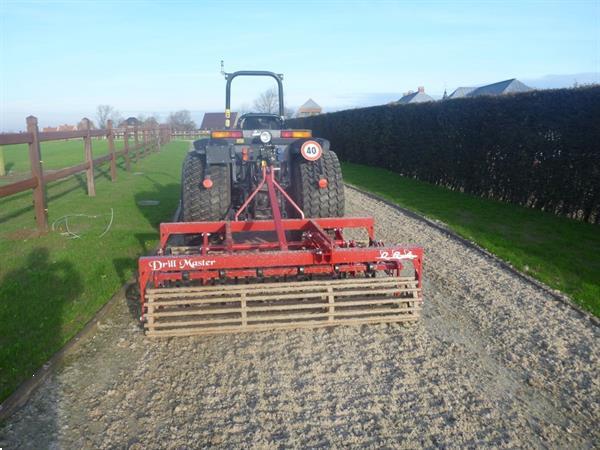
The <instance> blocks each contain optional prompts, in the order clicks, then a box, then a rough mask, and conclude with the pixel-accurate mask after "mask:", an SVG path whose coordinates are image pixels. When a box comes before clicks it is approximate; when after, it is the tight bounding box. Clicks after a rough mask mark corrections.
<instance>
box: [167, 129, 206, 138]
mask: <svg viewBox="0 0 600 450" xmlns="http://www.w3.org/2000/svg"><path fill="white" fill-rule="evenodd" d="M171 136H172V138H173V139H201V138H207V137H210V130H185V131H183V130H172V131H171Z"/></svg>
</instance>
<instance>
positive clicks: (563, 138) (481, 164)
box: [288, 86, 600, 223]
mask: <svg viewBox="0 0 600 450" xmlns="http://www.w3.org/2000/svg"><path fill="white" fill-rule="evenodd" d="M288 125H289V126H290V127H292V128H308V129H312V130H313V133H314V135H315V136H319V137H324V138H327V139H329V140H330V141H331V144H332V149H333V150H335V151H336V152H337V153H338V155H339V156H340V159H342V160H345V161H349V162H354V163H359V164H366V165H370V166H377V167H383V168H386V169H390V170H393V171H395V172H397V173H399V174H401V175H404V176H408V177H414V178H417V179H420V180H423V181H427V182H430V183H434V184H437V185H441V186H445V187H448V188H450V189H453V190H459V191H464V192H469V193H472V194H476V195H480V196H482V197H489V198H493V199H497V200H501V201H507V202H512V203H516V204H519V205H525V206H529V207H533V208H538V209H542V210H546V211H551V212H554V213H556V214H561V215H566V216H569V217H572V218H576V219H580V220H585V221H589V222H595V223H599V222H600V86H594V87H585V88H578V89H560V90H546V91H533V92H530V93H525V94H517V95H507V96H498V97H476V98H465V99H455V100H448V101H440V102H432V103H422V104H414V105H383V106H375V107H371V108H361V109H353V110H346V111H339V112H335V113H329V114H322V115H319V116H313V117H308V118H302V119H292V120H290V121H288Z"/></svg>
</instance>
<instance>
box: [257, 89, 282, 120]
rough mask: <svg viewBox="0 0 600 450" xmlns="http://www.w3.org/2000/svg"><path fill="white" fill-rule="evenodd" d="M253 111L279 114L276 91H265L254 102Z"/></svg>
mask: <svg viewBox="0 0 600 450" xmlns="http://www.w3.org/2000/svg"><path fill="white" fill-rule="evenodd" d="M254 110H255V111H256V112H260V113H269V114H277V113H279V108H278V98H277V91H276V90H275V88H271V89H267V90H266V91H265V92H263V93H262V94H260V95H259V97H258V98H257V99H256V100H254Z"/></svg>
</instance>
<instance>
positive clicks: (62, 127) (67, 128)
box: [57, 123, 77, 131]
mask: <svg viewBox="0 0 600 450" xmlns="http://www.w3.org/2000/svg"><path fill="white" fill-rule="evenodd" d="M57 131H77V126H76V125H68V124H66V123H65V124H64V125H59V126H58V130H57Z"/></svg>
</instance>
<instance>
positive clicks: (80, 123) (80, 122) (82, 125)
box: [77, 119, 96, 131]
mask: <svg viewBox="0 0 600 450" xmlns="http://www.w3.org/2000/svg"><path fill="white" fill-rule="evenodd" d="M77 129H78V130H80V131H81V130H86V129H87V128H86V125H85V122H84V121H83V119H81V120H80V121H79V123H78V124H77ZM95 129H96V125H94V122H93V121H92V120H90V130H95Z"/></svg>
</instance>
